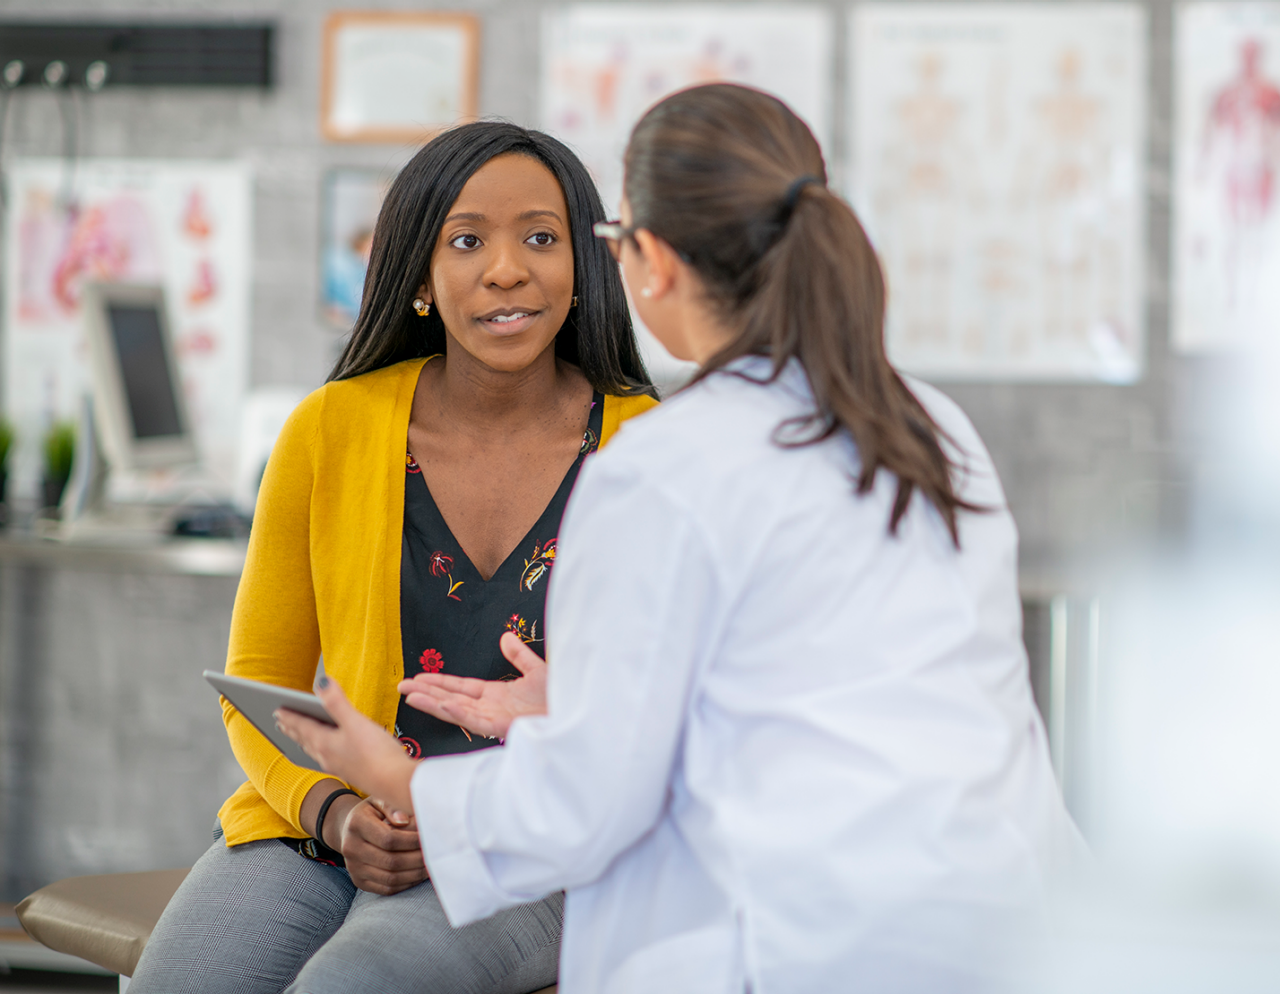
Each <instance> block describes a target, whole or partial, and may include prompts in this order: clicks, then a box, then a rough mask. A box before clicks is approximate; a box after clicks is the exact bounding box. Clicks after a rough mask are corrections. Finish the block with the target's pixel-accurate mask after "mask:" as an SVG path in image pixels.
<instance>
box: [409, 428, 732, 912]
mask: <svg viewBox="0 0 1280 994" xmlns="http://www.w3.org/2000/svg"><path fill="white" fill-rule="evenodd" d="M610 455H611V453H602V454H600V455H598V456H596V457H594V458H593V459H592V460H591V461H589V463H588V465H587V466H586V467H584V469H583V473H582V476H581V478H580V479H579V482H578V485H577V488H576V490H575V492H574V496H573V498H572V500H571V502H570V506H569V510H568V512H567V514H566V516H565V521H564V524H563V526H562V528H561V532H560V541H559V543H558V549H559V555H558V556H557V561H556V565H555V568H554V570H553V571H552V577H551V590H550V594H549V600H548V640H547V652H548V660H549V667H550V668H549V671H548V695H547V696H548V713H547V714H546V715H543V716H539V717H533V718H521V719H518V720H517V721H515V722H513V723H512V726H511V732H510V735H509V737H508V739H507V742H506V745H505V748H502V749H491V750H485V751H483V752H480V753H471V754H468V755H464V756H457V757H447V758H441V759H431V760H427V761H425V762H423V763H422V764H420V766H419V767H418V769H417V771H416V772H415V774H414V777H413V784H412V790H413V799H414V810H415V814H416V816H417V821H418V827H419V832H420V834H421V837H422V848H423V852H424V853H425V854H426V860H427V866H428V869H429V870H430V873H431V877H432V880H433V882H434V884H435V889H436V892H437V893H438V894H439V896H440V900H441V903H442V904H443V905H444V908H445V911H446V913H447V914H448V916H449V920H450V922H452V923H453V924H454V925H455V926H458V925H463V924H466V923H467V922H471V921H475V920H477V919H480V918H484V917H487V916H488V915H491V914H493V913H494V912H496V911H498V910H500V909H502V908H504V907H508V906H511V905H513V904H519V903H524V902H527V901H532V900H536V899H538V898H540V897H542V896H544V895H546V894H548V893H551V892H553V891H556V890H561V889H569V888H573V887H578V886H582V885H585V884H588V883H591V882H592V881H594V880H595V879H596V878H597V877H599V876H600V875H601V874H602V873H603V872H604V871H605V870H606V869H607V868H608V866H609V865H610V863H611V862H612V861H613V860H614V859H615V858H616V857H617V856H618V855H619V854H620V853H622V852H623V851H624V850H626V849H627V848H628V847H629V846H631V845H632V844H633V843H634V842H636V841H637V840H638V839H639V838H641V837H642V836H643V835H644V834H645V833H646V832H647V831H649V830H650V829H651V828H652V827H653V826H654V825H655V824H656V823H657V821H658V820H659V818H660V816H661V815H662V812H663V809H664V806H665V804H666V801H667V796H668V789H669V784H670V780H671V776H672V771H673V769H674V767H675V764H676V761H677V757H678V754H679V750H680V747H681V734H682V729H683V727H684V715H685V712H686V709H687V708H688V706H689V701H690V696H691V693H692V688H693V686H694V682H695V679H696V674H697V671H698V667H699V662H700V660H702V659H704V658H705V657H706V655H707V652H708V649H709V646H710V645H711V644H712V642H713V640H714V639H715V634H716V633H715V630H716V626H717V620H716V619H717V618H718V617H719V615H720V612H719V611H718V610H717V609H716V602H717V597H718V594H719V591H720V588H721V586H722V584H721V583H720V581H719V580H718V578H717V573H716V569H715V563H714V561H713V558H712V556H711V554H710V552H709V543H708V541H707V538H706V535H705V533H704V530H703V529H702V528H700V527H699V525H698V523H697V521H696V520H695V519H694V517H693V515H692V514H691V513H689V512H688V510H687V509H685V508H684V507H682V506H681V505H680V504H679V503H678V502H677V501H676V500H675V499H674V498H673V497H671V496H669V495H666V494H664V493H663V491H662V490H661V488H660V487H658V486H655V485H653V484H652V483H650V482H649V481H646V480H645V479H644V477H643V475H642V474H641V473H639V472H637V471H635V470H631V469H630V468H629V466H628V464H627V462H625V461H623V460H618V463H617V464H616V465H615V463H614V462H611V461H610V459H609V456H610Z"/></svg>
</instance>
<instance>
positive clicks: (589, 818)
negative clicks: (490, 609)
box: [280, 84, 1077, 994]
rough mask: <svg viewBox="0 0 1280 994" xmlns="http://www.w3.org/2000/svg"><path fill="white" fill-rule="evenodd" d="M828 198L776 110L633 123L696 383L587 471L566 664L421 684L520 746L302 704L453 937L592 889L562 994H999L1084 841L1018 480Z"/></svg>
mask: <svg viewBox="0 0 1280 994" xmlns="http://www.w3.org/2000/svg"><path fill="white" fill-rule="evenodd" d="M824 175H825V172H824V166H823V162H822V158H821V153H820V151H819V149H818V146H817V143H816V142H815V141H814V139H813V137H812V135H811V134H810V132H809V130H808V129H807V128H806V127H805V126H804V124H803V123H802V122H800V121H799V120H798V119H797V118H796V117H795V116H794V115H793V114H792V113H791V112H790V110H788V109H787V108H786V107H785V106H784V105H783V104H781V103H780V102H778V101H776V100H774V99H773V98H772V97H769V96H767V95H765V94H762V93H759V92H758V91H754V90H750V89H746V88H743V87H737V86H729V85H725V84H717V85H712V86H706V87H698V88H694V89H691V90H686V91H683V92H682V93H679V94H676V95H674V96H672V97H668V98H667V99H666V100H664V101H663V102H661V103H659V104H658V105H657V106H656V107H654V108H653V109H652V110H651V111H650V112H649V113H648V114H647V115H646V116H645V118H644V119H643V120H642V121H641V122H640V124H639V125H637V127H636V130H635V132H634V134H633V136H632V140H631V144H630V146H629V149H628V154H627V161H626V185H625V192H626V201H625V202H624V206H623V219H622V222H621V223H620V224H618V225H615V226H600V227H601V230H600V234H601V235H602V237H608V238H610V239H611V241H612V243H613V245H614V247H615V253H616V254H618V255H619V257H620V260H621V262H622V265H623V269H624V274H625V276H626V279H627V283H628V286H629V287H630V289H631V292H632V295H633V298H634V300H635V303H636V305H637V309H638V310H639V313H640V315H641V317H642V318H643V319H644V321H645V323H646V324H647V325H648V326H649V327H650V328H651V329H652V330H653V332H654V334H655V335H657V336H658V338H659V339H661V340H662V342H663V344H664V345H666V346H667V347H668V349H669V350H670V351H671V352H672V353H674V354H675V355H677V356H679V357H682V358H689V359H693V360H695V361H697V362H699V363H700V364H701V365H702V367H703V375H702V376H701V378H700V379H698V380H696V381H695V383H694V384H693V385H692V386H690V387H689V388H687V389H686V390H684V391H682V392H681V393H679V394H677V395H676V396H675V397H674V398H672V399H670V400H668V401H667V402H666V403H664V404H663V405H662V406H661V407H660V408H658V409H656V410H655V411H653V412H651V413H649V414H647V415H645V416H643V417H641V418H637V419H635V420H634V422H633V423H630V424H628V425H627V426H626V427H625V428H624V429H623V430H622V431H621V432H620V434H619V436H618V437H617V439H616V440H615V441H614V442H613V443H612V444H611V445H610V447H609V448H608V449H607V450H606V451H604V452H602V453H600V454H598V455H596V456H593V457H592V458H591V459H590V461H589V462H588V464H587V465H586V466H585V468H584V469H583V471H582V474H581V476H580V478H579V482H578V484H577V488H576V491H575V493H574V496H573V498H572V501H571V503H570V506H569V509H568V511H567V513H566V517H565V519H564V524H563V528H562V531H561V534H560V536H559V543H558V557H557V560H556V564H555V567H554V570H553V573H552V577H551V590H550V594H549V602H548V630H547V654H548V660H549V665H546V666H545V667H544V666H543V664H542V663H541V661H540V660H539V659H538V658H537V657H536V656H535V655H534V654H532V653H531V652H530V651H529V649H528V648H527V647H525V646H523V645H522V644H521V643H519V641H518V640H517V639H515V638H514V637H513V636H508V637H504V651H506V652H507V654H508V656H509V658H511V659H512V660H513V661H514V662H516V663H517V665H519V666H520V668H521V669H522V670H523V671H525V672H526V674H527V676H526V677H525V678H524V679H523V680H518V681H515V682H514V683H507V684H487V685H482V684H480V683H479V682H471V683H468V682H467V681H458V680H453V681H450V680H448V679H445V678H434V677H423V678H420V680H419V681H418V682H416V683H411V684H407V685H405V686H403V687H402V690H403V691H404V692H406V693H409V694H410V703H413V704H415V705H416V706H420V707H423V708H424V709H426V710H431V711H433V712H434V713H436V714H438V715H440V716H444V717H450V718H452V719H453V720H457V721H459V722H460V723H461V724H463V725H464V726H467V727H470V728H472V729H473V730H476V731H480V732H482V733H485V734H498V735H505V736H506V741H505V747H504V748H501V749H490V750H485V751H482V752H476V753H468V754H464V755H460V756H456V757H447V758H440V759H430V760H427V761H425V762H422V763H420V764H414V763H412V762H411V761H410V760H409V759H408V758H407V757H405V756H404V755H403V754H402V753H401V752H400V751H399V748H398V746H397V745H396V744H395V742H394V740H393V739H391V737H390V736H389V735H387V734H386V733H385V732H384V731H383V730H382V729H380V728H377V727H376V726H373V725H372V723H369V722H367V721H366V720H365V719H362V718H361V717H360V716H359V715H357V714H355V713H354V712H352V711H351V710H350V709H349V708H348V707H347V705H346V702H345V699H344V698H343V697H342V695H341V691H340V689H338V688H336V687H334V686H329V687H328V688H326V689H323V690H322V691H321V696H322V697H323V698H324V699H325V701H326V704H328V705H329V707H330V709H331V711H332V713H334V715H335V717H337V718H338V719H339V727H338V728H337V729H329V728H326V727H324V726H320V725H318V724H316V723H314V722H309V721H307V720H306V719H303V718H301V717H300V716H296V715H293V714H291V713H288V712H282V713H281V714H280V720H281V722H282V725H283V726H284V727H285V728H286V730H288V731H289V732H290V733H291V734H293V735H294V736H295V737H296V738H298V740H299V741H300V742H302V743H303V744H304V746H306V748H307V749H308V750H309V751H310V752H311V753H312V754H313V755H315V756H316V757H317V758H318V759H320V760H321V762H322V763H324V765H325V766H326V767H327V768H328V769H330V770H331V771H332V772H334V773H336V774H337V775H339V776H342V777H343V778H344V779H346V780H348V781H349V782H351V783H353V784H355V785H357V786H359V787H360V788H361V789H363V790H366V791H368V792H370V793H371V794H374V795H375V796H378V797H381V798H383V799H384V800H385V801H387V802H389V803H390V804H392V805H393V806H400V807H402V808H404V809H408V807H409V806H410V805H412V810H413V813H414V815H415V816H416V818H417V824H418V829H419V832H420V834H421V838H422V849H423V852H424V854H425V857H426V861H427V867H428V870H429V872H430V877H431V882H432V885H433V886H434V887H435V889H436V892H437V893H438V895H439V897H440V900H441V902H442V903H443V905H444V908H445V910H446V912H447V913H448V915H449V918H450V921H452V922H453V923H454V924H455V925H462V924H464V923H467V922H471V921H475V920H477V919H480V918H483V917H486V916H488V915H490V914H492V913H494V912H495V911H497V910H499V909H501V908H506V907H509V906H512V905H515V904H520V903H523V902H527V901H531V900H534V899H536V898H539V897H541V896H543V895H545V894H547V893H549V892H552V891H555V890H559V889H563V890H565V891H566V892H567V904H566V911H565V916H566V917H565V928H564V938H563V946H562V952H561V973H560V985H561V991H562V994H614V992H617V994H623V992H628V994H630V992H634V994H642V992H643V994H652V992H658V991H661V992H663V994H673V992H689V994H694V992H697V994H722V992H723V994H730V992H733V994H739V992H743V991H752V992H754V994H772V992H788V994H790V992H814V994H830V992H835V991H846V990H847V991H872V992H880V991H920V992H926V991H927V992H931V994H932V992H948V991H970V990H973V991H979V990H985V989H988V988H990V987H992V986H994V985H995V984H996V983H997V982H998V981H999V980H1000V979H1001V978H1000V974H1001V968H1002V965H1003V963H1004V960H1003V958H1002V957H1003V953H1004V951H1006V949H1007V947H1008V945H1009V944H1010V940H1011V939H1012V938H1013V937H1015V936H1016V937H1021V936H1022V935H1023V934H1024V932H1025V929H1026V926H1027V925H1028V924H1029V923H1034V922H1035V921H1036V917H1037V914H1038V913H1039V912H1040V911H1041V910H1042V909H1043V908H1044V906H1045V902H1046V900H1047V896H1048V892H1049V890H1050V888H1051V886H1052V884H1053V881H1054V879H1055V876H1056V874H1057V873H1058V872H1059V871H1060V869H1061V867H1062V865H1063V864H1064V862H1065V861H1066V860H1067V859H1068V858H1069V856H1070V854H1071V852H1072V850H1073V848H1074V847H1075V846H1076V844H1077V843H1076V836H1075V834H1074V829H1073V827H1072V826H1071V824H1070V821H1069V819H1068V818H1067V816H1066V814H1065V812H1064V810H1063V807H1062V803H1061V799H1060V796H1059V793H1058V790H1057V787H1056V785H1055V783H1054V779H1053V775H1052V772H1051V769H1050V763H1049V758H1048V752H1047V748H1046V743H1045V736H1044V731H1043V728H1042V726H1041V722H1040V719H1039V717H1038V715H1037V712H1036V709H1035V706H1034V704H1033V701H1032V696H1031V691H1030V686H1029V682H1028V675H1027V664H1026V657H1025V653H1024V651H1023V647H1022V642H1021V638H1020V629H1021V617H1020V607H1019V599H1018V590H1017V575H1016V561H1017V535H1016V532H1015V529H1014V525H1013V521H1012V519H1011V517H1010V515H1009V512H1008V510H1007V508H1006V506H1005V500H1004V496H1003V494H1002V492H1001V488H1000V484H999V481H998V480H997V477H996V474H995V471H994V469H993V467H992V465H991V461H990V458H989V456H988V455H987V452H986V450H985V449H984V447H983V445H982V442H981V440H980V439H979V438H978V436H977V434H976V433H975V432H974V430H973V427H972V426H971V425H970V424H969V422H968V420H967V419H966V418H965V416H964V414H963V413H961V411H960V410H959V408H957V407H956V406H955V405H954V404H953V403H951V402H950V401H949V400H948V399H947V398H945V397H944V396H943V395H942V394H940V393H938V392H937V391H936V390H933V389H931V388H929V387H927V386H926V385H924V384H922V383H918V382H915V381H909V382H908V381H904V380H903V379H902V378H900V377H899V376H898V375H897V374H896V373H894V371H893V370H892V369H891V367H890V366H889V365H888V362H887V360H886V359H885V356H884V348H883V337H882V321H883V313H884V284H883V280H882V277H881V275H880V269H879V265H878V263H877V262H876V259H875V255H874V252H873V251H872V249H871V247H870V245H869V243H868V242H867V240H866V237H865V235H864V234H863V231H862V228H861V227H860V225H859V224H858V222H857V220H856V218H855V217H854V215H853V212H852V211H851V210H850V208H849V207H848V205H847V204H845V203H844V202H843V201H841V200H839V199H838V198H837V197H836V196H835V195H834V194H832V193H831V192H830V191H828V190H827V189H826V187H825V181H824V178H823V177H824ZM544 679H545V681H546V683H545V686H546V697H545V714H542V713H538V712H542V711H543V710H544V708H543V705H542V694H541V686H542V683H541V681H543V680H544ZM517 716H518V717H517ZM513 718H514V720H513Z"/></svg>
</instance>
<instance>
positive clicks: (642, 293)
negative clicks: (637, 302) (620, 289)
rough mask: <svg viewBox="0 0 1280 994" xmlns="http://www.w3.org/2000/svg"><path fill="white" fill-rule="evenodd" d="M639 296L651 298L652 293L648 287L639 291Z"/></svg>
mask: <svg viewBox="0 0 1280 994" xmlns="http://www.w3.org/2000/svg"><path fill="white" fill-rule="evenodd" d="M640 296H642V297H652V296H653V291H652V290H650V289H649V288H648V287H645V288H644V289H643V290H641V291H640Z"/></svg>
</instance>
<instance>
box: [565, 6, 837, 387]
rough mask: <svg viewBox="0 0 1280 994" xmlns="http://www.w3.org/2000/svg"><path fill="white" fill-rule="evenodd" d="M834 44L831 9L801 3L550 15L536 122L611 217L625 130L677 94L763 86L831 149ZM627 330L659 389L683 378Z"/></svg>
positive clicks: (646, 340)
mask: <svg viewBox="0 0 1280 994" xmlns="http://www.w3.org/2000/svg"><path fill="white" fill-rule="evenodd" d="M834 41H835V38H834V23H833V19H832V16H831V12H830V11H829V10H827V9H825V8H822V7H818V6H806V5H803V4H788V5H786V6H785V7H784V6H781V5H765V4H760V5H757V4H751V5H742V6H727V5H723V4H717V5H715V6H710V5H706V6H699V5H697V4H692V5H680V6H675V5H667V4H664V5H662V6H657V5H654V6H647V5H633V4H579V5H575V6H570V7H565V8H562V9H559V10H554V11H550V12H548V13H545V14H543V20H542V126H543V127H544V128H545V129H546V130H547V131H549V132H551V133H552V134H553V135H555V136H556V137H558V138H560V139H561V140H562V141H564V142H566V143H567V144H568V145H569V146H571V147H572V148H573V149H574V150H575V151H576V152H578V154H579V155H581V156H582V159H583V161H584V162H585V163H586V164H587V167H588V168H589V169H590V170H591V173H592V175H593V176H594V177H595V179H596V182H597V183H598V184H599V186H600V192H601V195H602V196H603V198H604V203H605V209H606V210H607V211H610V212H614V211H616V210H617V208H618V204H619V202H620V201H621V199H622V153H623V151H624V149H625V148H626V145H627V139H628V137H630V134H631V129H632V127H633V126H634V125H635V123H636V121H638V120H639V119H640V117H641V115H642V114H643V113H644V112H645V111H646V110H647V109H648V108H649V107H650V106H652V105H653V104H654V103H656V102H657V101H658V100H660V99H661V98H662V97H664V96H666V95H667V94H668V93H671V92H673V91H675V90H679V89H681V88H683V87H687V86H693V85H695V84H698V83H709V82H713V81H716V80H727V81H731V82H736V83H746V84H748V85H750V86H756V87H759V88H760V89H762V90H768V91H769V92H770V93H773V94H776V95H777V96H779V97H781V98H782V99H783V100H785V101H786V102H787V103H788V104H789V105H790V106H791V108H792V109H793V110H794V111H795V112H796V113H797V114H799V115H800V116H801V117H802V118H804V120H805V121H806V123H808V125H809V127H810V128H812V129H813V133H814V135H815V136H816V137H817V139H818V141H819V142H821V143H822V145H823V148H824V149H828V148H829V144H830V143H829V141H828V136H829V134H830V126H831V90H832V84H831V80H832V59H833V54H834V53H833V47H834ZM636 330H637V334H638V336H639V339H640V348H641V351H642V353H643V355H644V359H645V364H646V365H647V366H648V367H649V372H650V374H651V375H652V376H653V378H654V382H655V383H657V384H658V386H659V389H663V390H666V389H670V388H672V387H674V386H677V385H678V384H679V383H681V382H682V381H683V380H685V379H686V378H687V377H688V376H689V374H690V372H691V370H692V369H693V366H692V364H689V363H681V362H678V361H677V360H675V359H672V358H671V357H670V356H669V355H668V354H667V353H666V351H665V350H663V348H662V347H661V346H660V345H658V343H657V341H656V340H655V339H654V338H653V336H652V335H650V334H649V332H648V330H647V329H646V328H645V327H644V326H643V324H641V323H640V321H639V320H638V319H637V320H636Z"/></svg>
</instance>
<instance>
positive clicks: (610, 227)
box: [591, 221, 637, 262]
mask: <svg viewBox="0 0 1280 994" xmlns="http://www.w3.org/2000/svg"><path fill="white" fill-rule="evenodd" d="M636 231H637V229H636V228H628V227H627V226H626V225H625V224H623V223H622V222H621V221H597V222H596V223H595V224H593V225H592V226H591V233H592V234H594V235H595V236H596V237H597V238H603V239H604V243H605V244H606V245H608V246H609V254H610V255H612V256H613V259H614V261H615V262H621V261H622V243H623V242H624V241H626V240H627V239H628V238H630V237H631V236H632V235H634V234H635V233H636Z"/></svg>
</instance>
